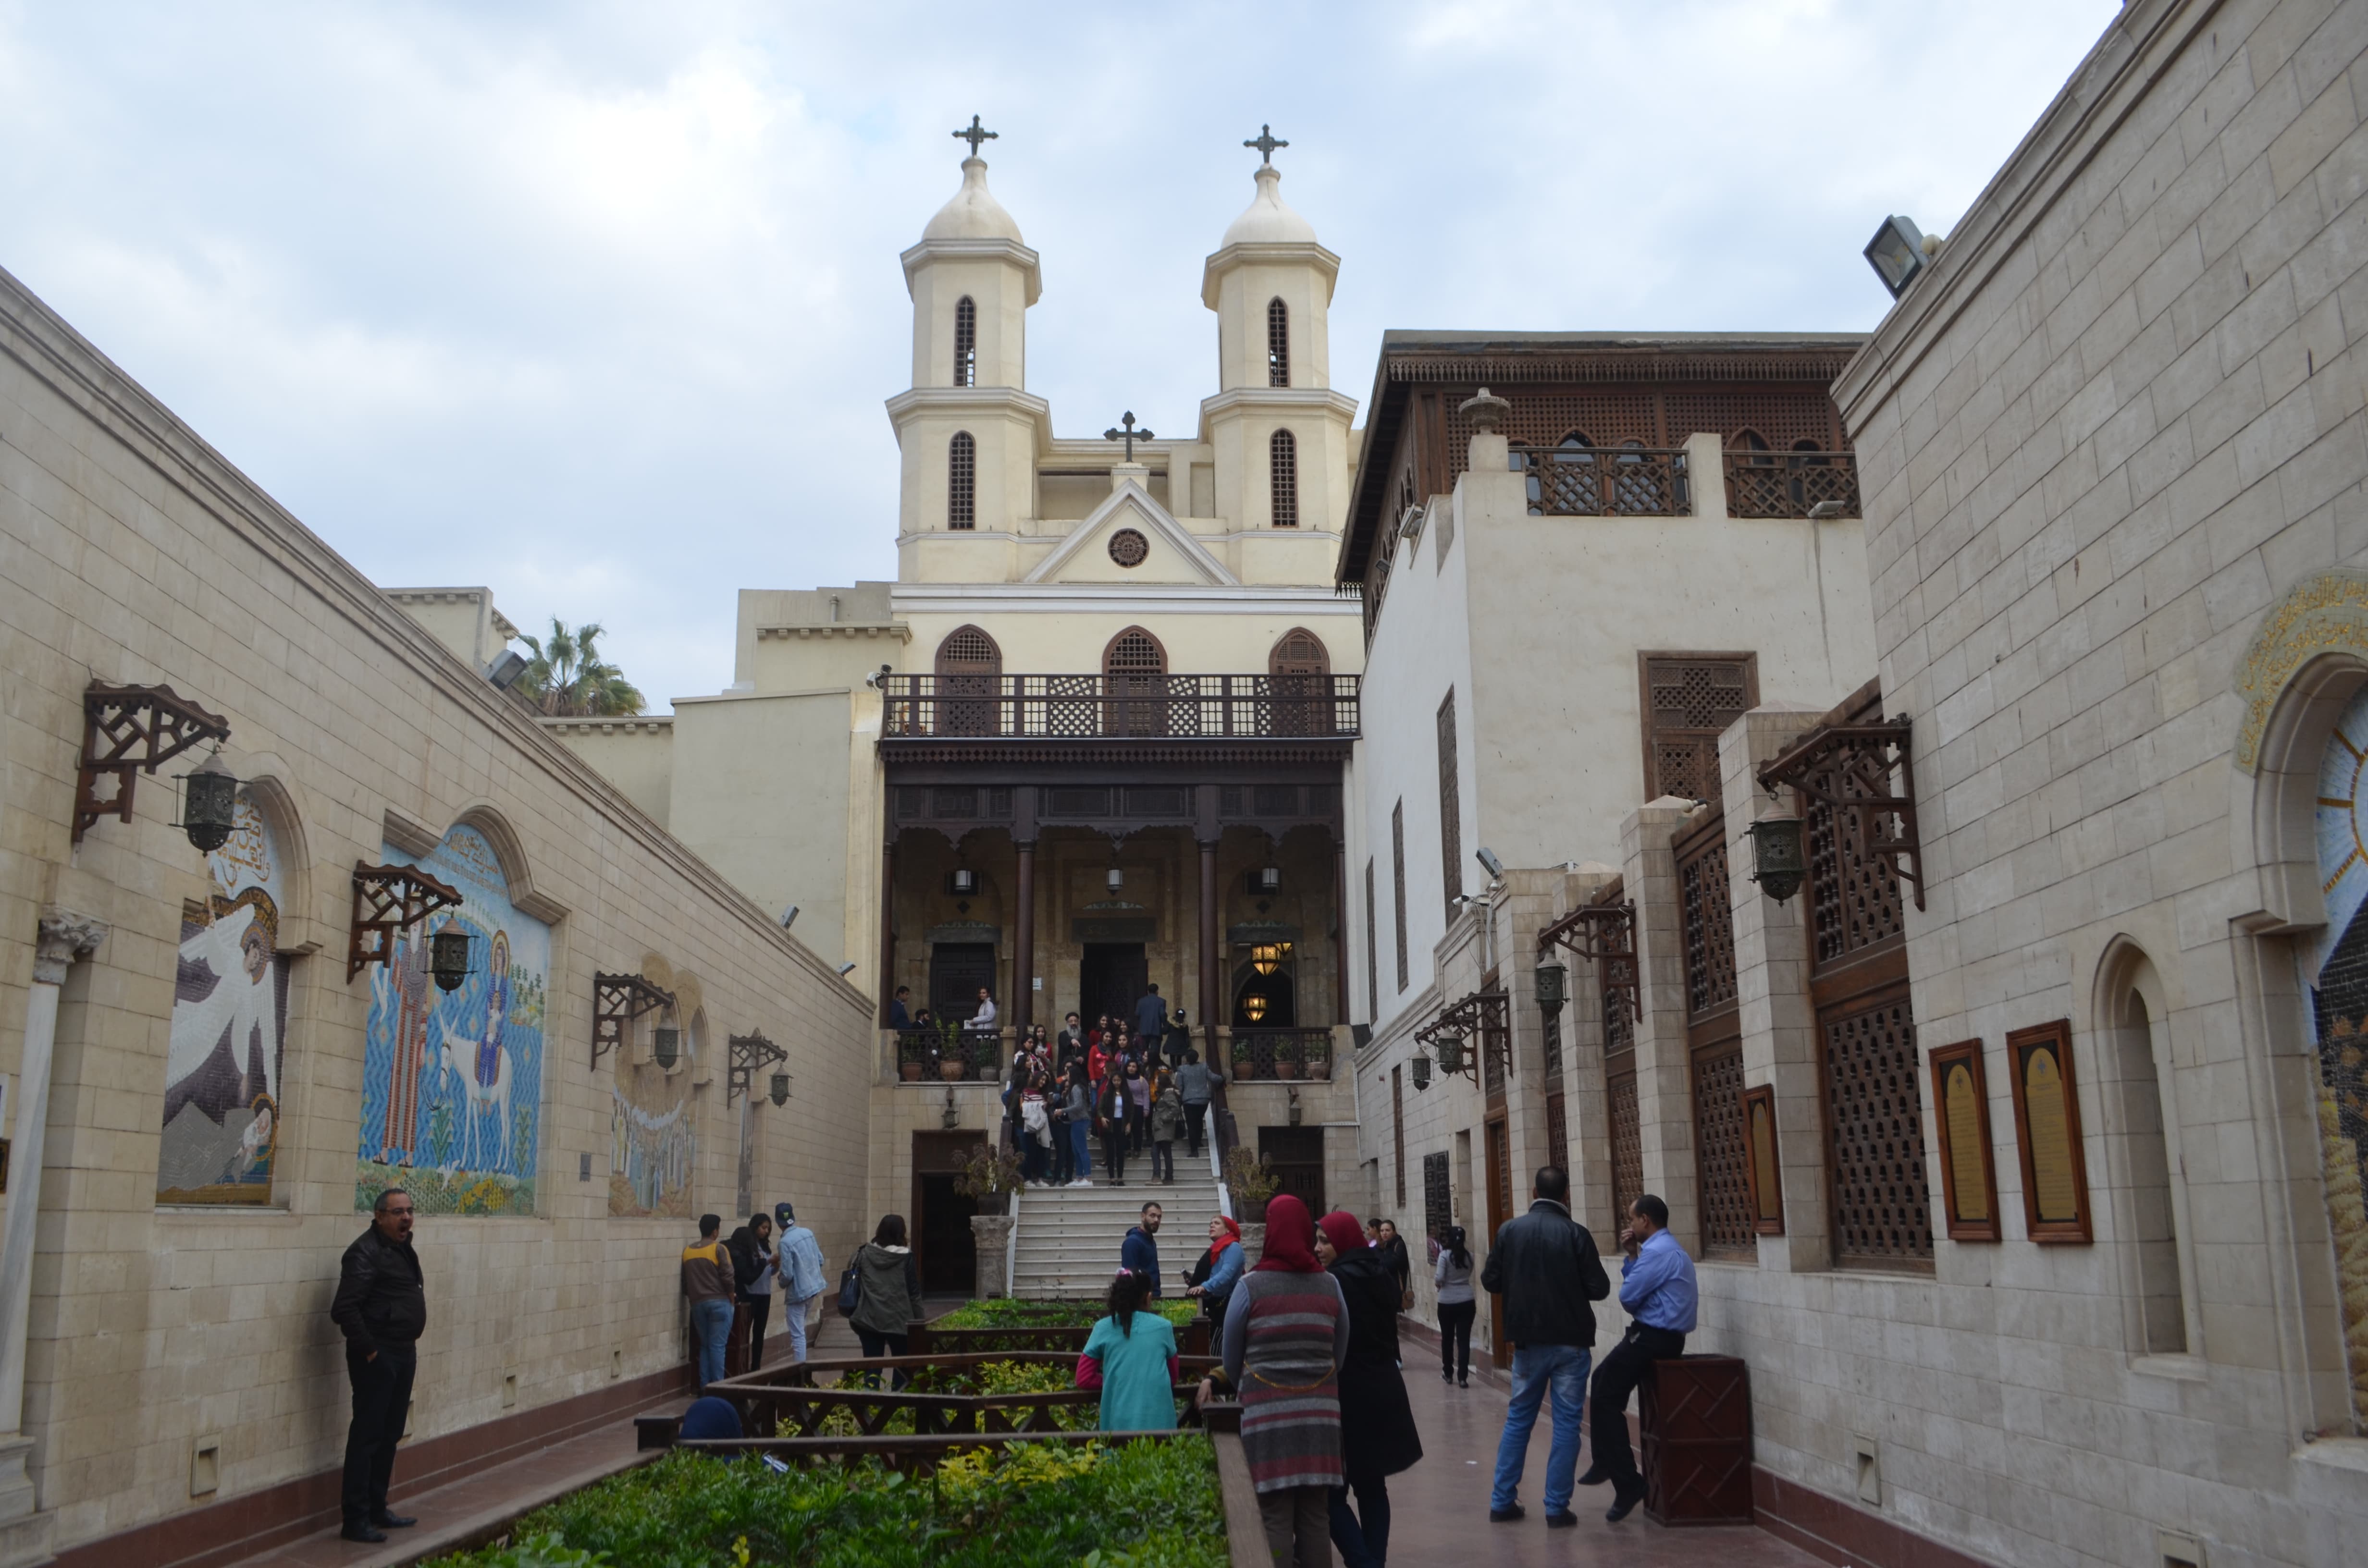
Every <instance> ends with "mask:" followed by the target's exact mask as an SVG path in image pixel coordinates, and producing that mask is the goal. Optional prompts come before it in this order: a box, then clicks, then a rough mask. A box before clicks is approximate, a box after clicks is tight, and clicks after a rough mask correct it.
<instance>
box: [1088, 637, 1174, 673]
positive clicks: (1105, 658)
mask: <svg viewBox="0 0 2368 1568" xmlns="http://www.w3.org/2000/svg"><path fill="white" fill-rule="evenodd" d="M1102 673H1103V674H1104V675H1110V676H1159V675H1166V674H1167V650H1166V649H1164V648H1162V647H1161V646H1160V645H1159V639H1157V638H1156V637H1154V636H1153V635H1152V634H1151V633H1150V632H1148V631H1144V629H1143V628H1142V627H1140V626H1130V627H1128V628H1127V629H1126V630H1125V631H1121V632H1120V633H1119V634H1118V635H1117V636H1115V637H1113V638H1111V639H1110V646H1109V647H1107V648H1105V649H1103V650H1102Z"/></svg>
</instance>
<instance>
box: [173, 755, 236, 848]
mask: <svg viewBox="0 0 2368 1568" xmlns="http://www.w3.org/2000/svg"><path fill="white" fill-rule="evenodd" d="M237 825H238V780H237V779H236V778H233V776H232V774H231V770H230V769H229V768H228V767H225V766H224V765H223V763H222V747H221V746H219V745H217V746H216V747H214V749H213V752H212V755H211V756H208V757H207V758H206V759H205V761H203V762H201V763H199V765H198V766H197V767H196V768H195V769H194V770H193V771H191V772H190V773H188V774H187V775H185V776H184V777H183V778H182V779H181V821H180V827H181V831H182V832H184V833H186V834H188V835H189V842H190V843H191V844H193V845H195V846H197V847H198V848H199V851H200V852H201V853H204V854H208V855H211V854H212V853H213V852H214V851H215V850H217V849H219V848H221V847H222V846H223V845H225V844H228V843H229V842H230V835H231V830H232V829H233V828H234V827H235V826H237Z"/></svg>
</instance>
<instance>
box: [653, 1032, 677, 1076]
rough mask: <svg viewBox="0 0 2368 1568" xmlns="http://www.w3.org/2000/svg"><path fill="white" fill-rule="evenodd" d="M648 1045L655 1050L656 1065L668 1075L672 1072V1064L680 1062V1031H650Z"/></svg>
mask: <svg viewBox="0 0 2368 1568" xmlns="http://www.w3.org/2000/svg"><path fill="white" fill-rule="evenodd" d="M650 1043H651V1045H652V1046H653V1047H654V1048H655V1051H656V1054H657V1059H658V1065H659V1066H660V1067H663V1068H665V1069H666V1071H667V1072H669V1073H671V1072H673V1071H674V1064H675V1063H676V1062H679V1061H681V1060H682V1031H681V1030H680V1029H668V1028H658V1029H652V1030H651V1031H650Z"/></svg>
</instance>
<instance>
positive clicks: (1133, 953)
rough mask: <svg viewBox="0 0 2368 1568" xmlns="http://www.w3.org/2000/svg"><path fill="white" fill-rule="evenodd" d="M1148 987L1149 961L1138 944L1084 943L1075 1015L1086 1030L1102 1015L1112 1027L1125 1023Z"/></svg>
mask: <svg viewBox="0 0 2368 1568" xmlns="http://www.w3.org/2000/svg"><path fill="white" fill-rule="evenodd" d="M1150 985H1151V960H1148V959H1146V958H1144V954H1143V944H1142V943H1141V942H1087V944H1086V955H1085V962H1084V963H1083V964H1082V965H1081V966H1080V967H1079V969H1078V971H1077V1012H1078V1014H1079V1015H1080V1016H1081V1017H1083V1018H1084V1019H1085V1021H1086V1023H1087V1027H1089V1028H1090V1027H1091V1026H1092V1024H1093V1021H1094V1020H1095V1019H1096V1018H1099V1017H1101V1016H1102V1015H1103V1014H1104V1013H1108V1014H1109V1015H1110V1021H1111V1022H1112V1023H1123V1022H1126V1021H1127V1020H1129V1019H1132V1018H1133V1017H1134V1005H1135V1003H1136V1002H1138V1001H1140V1000H1141V999H1142V997H1143V994H1144V992H1145V991H1146V990H1148V989H1149V988H1150Z"/></svg>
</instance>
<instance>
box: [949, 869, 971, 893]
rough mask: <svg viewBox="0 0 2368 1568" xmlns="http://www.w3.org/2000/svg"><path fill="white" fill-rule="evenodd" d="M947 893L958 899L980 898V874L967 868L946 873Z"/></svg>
mask: <svg viewBox="0 0 2368 1568" xmlns="http://www.w3.org/2000/svg"><path fill="white" fill-rule="evenodd" d="M946 891H947V892H950V893H951V894H953V895H954V896H955V897H956V898H975V897H977V896H978V873H977V872H976V871H973V870H972V869H970V868H969V867H967V866H965V867H962V868H961V869H957V870H953V871H949V872H947V873H946Z"/></svg>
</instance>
